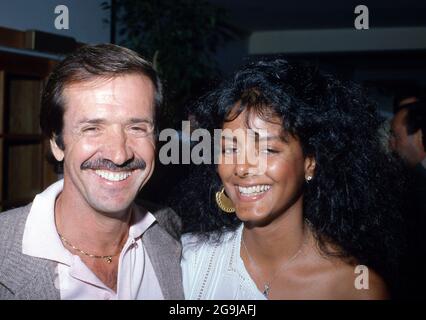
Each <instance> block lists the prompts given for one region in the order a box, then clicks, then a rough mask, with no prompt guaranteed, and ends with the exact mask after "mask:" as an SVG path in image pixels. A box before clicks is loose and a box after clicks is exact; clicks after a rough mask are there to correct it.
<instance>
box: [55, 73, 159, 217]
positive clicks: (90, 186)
mask: <svg viewBox="0 0 426 320" xmlns="http://www.w3.org/2000/svg"><path fill="white" fill-rule="evenodd" d="M63 97H64V100H65V113H64V127H63V132H62V133H63V139H64V145H65V149H64V150H61V149H59V148H58V146H57V145H56V144H55V143H54V141H53V139H52V141H51V145H52V151H53V153H54V155H55V157H56V159H57V160H62V159H64V189H63V195H66V196H69V197H72V199H74V201H76V202H77V203H78V204H81V205H83V206H86V207H87V206H89V207H91V208H92V209H94V210H96V211H98V212H104V213H117V212H123V211H124V210H126V209H127V208H128V207H129V206H130V204H131V203H132V201H133V200H134V198H135V197H136V195H137V193H138V192H139V191H140V189H141V188H142V186H143V185H145V183H146V182H147V181H148V180H149V178H150V177H151V175H152V172H153V170H154V158H155V139H154V134H153V132H154V86H153V84H152V82H151V81H150V80H149V79H148V78H145V77H142V76H140V75H124V76H120V77H117V78H113V79H112V80H105V79H96V80H94V81H89V82H80V83H76V84H72V85H69V86H67V87H66V88H65V90H64V92H63Z"/></svg>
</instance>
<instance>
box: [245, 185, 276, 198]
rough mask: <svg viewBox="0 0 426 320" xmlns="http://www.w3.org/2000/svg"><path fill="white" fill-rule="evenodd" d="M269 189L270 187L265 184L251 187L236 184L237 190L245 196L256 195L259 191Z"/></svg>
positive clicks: (262, 191)
mask: <svg viewBox="0 0 426 320" xmlns="http://www.w3.org/2000/svg"><path fill="white" fill-rule="evenodd" d="M269 189H271V186H270V185H267V184H259V185H257V186H251V187H241V186H238V190H239V191H240V193H241V194H242V195H245V196H257V195H259V194H261V193H264V192H266V191H268V190H269Z"/></svg>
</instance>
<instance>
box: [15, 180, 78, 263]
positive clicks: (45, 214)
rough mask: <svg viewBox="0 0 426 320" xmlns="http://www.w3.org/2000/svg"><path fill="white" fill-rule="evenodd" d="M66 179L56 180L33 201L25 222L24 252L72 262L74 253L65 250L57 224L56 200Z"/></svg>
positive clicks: (57, 260) (62, 261)
mask: <svg viewBox="0 0 426 320" xmlns="http://www.w3.org/2000/svg"><path fill="white" fill-rule="evenodd" d="M63 186H64V181H63V180H59V181H58V182H55V183H54V184H52V185H51V186H50V187H48V188H47V189H46V190H44V191H43V192H42V193H40V194H38V195H37V196H36V197H35V198H34V201H33V204H32V206H31V210H30V213H29V214H28V218H27V221H26V223H25V229H24V236H23V239H22V253H23V254H26V255H29V256H33V257H37V258H44V259H48V260H53V261H56V262H61V263H65V264H70V263H71V261H72V255H71V253H70V252H69V251H67V250H64V246H63V245H62V242H61V240H60V238H59V236H58V233H57V230H56V224H55V214H54V212H55V200H56V197H57V196H58V195H59V194H60V193H61V192H62V189H63Z"/></svg>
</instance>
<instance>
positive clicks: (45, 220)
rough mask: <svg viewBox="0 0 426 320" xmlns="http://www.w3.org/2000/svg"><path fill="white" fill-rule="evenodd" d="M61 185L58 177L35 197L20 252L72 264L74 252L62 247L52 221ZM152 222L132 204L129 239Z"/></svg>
mask: <svg viewBox="0 0 426 320" xmlns="http://www.w3.org/2000/svg"><path fill="white" fill-rule="evenodd" d="M63 186H64V181H63V179H61V180H59V181H57V182H55V183H54V184H52V185H51V186H50V187H48V188H47V189H46V190H44V191H43V192H42V193H40V194H38V195H37V196H36V197H35V198H34V201H33V204H32V206H31V209H30V213H29V214H28V218H27V221H26V223H25V228H24V235H23V239H22V253H23V254H26V255H29V256H33V257H37V258H42V259H48V260H52V261H56V262H60V263H63V264H67V265H71V264H72V261H73V255H72V254H71V252H69V251H68V250H66V249H65V248H64V246H63V244H62V241H61V239H60V238H59V236H58V232H57V229H56V224H55V200H56V198H57V196H58V195H59V194H60V193H61V192H62V189H63ZM155 221H156V219H155V217H154V215H153V214H152V213H151V212H149V211H147V210H146V209H144V208H141V207H139V206H136V205H133V216H132V222H131V226H130V228H129V238H132V239H137V238H139V237H141V236H142V235H143V233H144V232H145V231H146V230H147V229H148V228H149V227H150V226H151V225H152V224H153V223H154V222H155Z"/></svg>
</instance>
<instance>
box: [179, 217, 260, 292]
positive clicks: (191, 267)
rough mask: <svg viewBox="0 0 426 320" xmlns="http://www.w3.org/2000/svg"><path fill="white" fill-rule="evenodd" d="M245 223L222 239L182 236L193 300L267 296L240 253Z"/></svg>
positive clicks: (186, 284) (187, 283)
mask: <svg viewBox="0 0 426 320" xmlns="http://www.w3.org/2000/svg"><path fill="white" fill-rule="evenodd" d="M242 230H243V225H241V226H240V227H239V228H238V229H237V230H236V231H235V232H228V233H227V234H226V235H225V236H224V237H223V240H222V242H221V243H219V244H211V243H206V242H204V243H199V241H198V239H197V237H196V236H194V235H191V234H185V235H183V237H182V245H183V257H182V262H181V266H182V275H183V288H184V292H185V298H186V299H189V300H206V299H207V300H213V299H217V300H265V299H266V298H265V297H264V296H263V294H262V293H261V292H260V291H259V290H258V288H257V287H256V284H255V283H254V281H253V280H252V279H251V277H250V275H249V274H248V272H247V270H246V268H245V266H244V262H243V261H242V259H241V257H240V244H241V236H242Z"/></svg>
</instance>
